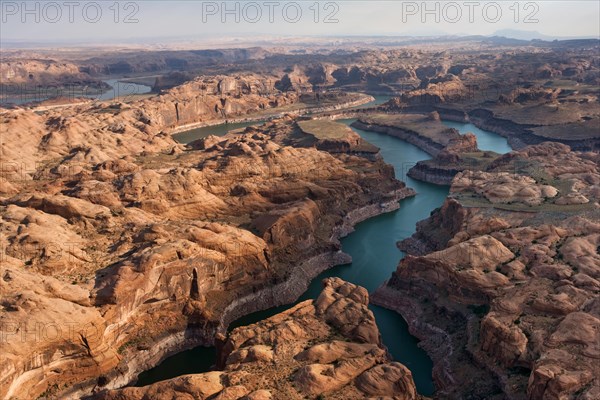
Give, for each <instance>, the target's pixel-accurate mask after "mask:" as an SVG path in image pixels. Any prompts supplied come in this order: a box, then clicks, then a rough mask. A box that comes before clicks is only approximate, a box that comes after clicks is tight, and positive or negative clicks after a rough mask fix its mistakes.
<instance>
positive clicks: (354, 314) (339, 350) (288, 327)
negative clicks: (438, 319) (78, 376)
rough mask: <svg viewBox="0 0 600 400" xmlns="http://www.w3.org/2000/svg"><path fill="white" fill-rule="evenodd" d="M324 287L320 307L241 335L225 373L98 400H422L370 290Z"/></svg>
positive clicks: (315, 303) (337, 284) (227, 352)
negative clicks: (381, 326)
mask: <svg viewBox="0 0 600 400" xmlns="http://www.w3.org/2000/svg"><path fill="white" fill-rule="evenodd" d="M323 285H324V289H323V292H322V293H321V295H320V296H319V297H318V298H317V299H316V300H307V301H305V302H302V303H300V304H298V305H296V306H294V307H292V308H290V309H289V310H287V311H285V312H283V313H281V314H277V315H275V316H273V317H271V318H269V319H266V320H264V321H261V322H259V323H256V324H253V325H249V326H244V327H240V328H236V329H235V330H233V331H232V332H231V333H230V335H229V337H228V338H227V339H226V342H225V344H224V346H223V347H222V350H221V352H220V359H221V363H222V368H221V369H220V370H218V371H213V372H208V373H204V374H194V375H185V376H181V377H178V378H174V379H170V380H167V381H162V382H157V383H155V384H152V385H149V386H145V387H137V388H125V389H120V390H111V391H107V392H102V393H99V394H97V395H96V396H94V399H98V400H117V399H131V400H134V399H140V400H141V399H149V398H153V399H158V398H165V399H166V398H178V399H188V398H189V399H209V398H210V399H213V398H214V399H248V400H250V399H254V400H259V399H305V398H324V397H326V398H328V399H365V398H394V399H406V400H412V399H422V397H421V396H420V395H418V394H417V392H416V389H415V385H414V382H413V379H412V375H411V372H410V371H409V370H408V368H406V367H405V366H404V365H402V364H400V363H397V362H393V361H391V360H390V358H389V356H388V353H387V351H386V350H385V348H384V347H383V345H382V344H381V339H380V334H379V330H378V329H377V325H376V323H375V319H374V317H373V314H372V313H371V311H370V310H369V309H368V308H367V306H368V303H369V297H368V294H367V291H366V290H365V289H364V288H361V287H359V286H356V285H353V284H350V283H347V282H344V281H342V280H341V279H339V278H327V279H325V280H324V281H323Z"/></svg>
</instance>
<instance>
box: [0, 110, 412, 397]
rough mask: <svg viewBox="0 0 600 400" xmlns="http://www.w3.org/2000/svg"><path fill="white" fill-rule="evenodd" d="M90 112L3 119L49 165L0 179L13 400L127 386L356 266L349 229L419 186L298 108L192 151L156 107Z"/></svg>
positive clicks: (29, 152) (7, 361)
mask: <svg viewBox="0 0 600 400" xmlns="http://www.w3.org/2000/svg"><path fill="white" fill-rule="evenodd" d="M69 112H71V111H69ZM82 113H83V115H82V116H80V117H77V118H76V117H75V116H74V115H73V116H58V115H57V116H56V117H54V116H47V115H42V116H40V115H36V114H33V113H31V114H30V113H27V112H23V111H20V112H16V111H15V112H11V113H8V114H6V115H5V116H4V118H7V119H8V121H9V122H8V123H9V124H21V125H19V126H23V125H22V124H25V125H26V126H27V127H28V128H29V130H28V131H22V130H20V129H16V128H15V127H16V126H17V125H13V126H12V128H15V129H12V128H11V132H15V134H14V135H13V136H8V137H7V136H5V135H3V136H2V139H3V141H4V144H5V146H3V149H4V153H3V154H4V156H5V157H7V161H9V160H10V161H11V163H12V164H9V165H14V166H16V167H18V166H19V165H20V162H21V161H28V162H32V163H36V166H37V167H38V168H37V169H36V170H34V171H26V173H24V174H19V172H21V171H20V170H19V169H18V168H14V169H11V170H7V171H4V174H3V180H2V186H1V189H2V193H1V196H0V198H1V204H0V207H1V210H2V220H3V221H2V266H1V267H0V276H1V277H2V279H1V280H0V295H1V297H2V306H1V308H0V320H1V321H2V327H3V335H4V336H3V338H4V339H6V340H5V341H4V343H3V346H2V347H3V351H2V354H0V358H1V361H2V362H1V365H2V378H0V379H1V381H0V388H1V389H0V396H2V397H9V398H10V397H16V398H32V397H33V398H35V397H37V396H39V395H40V394H42V393H45V394H46V395H48V396H50V397H53V396H54V397H69V396H71V397H75V396H79V395H82V394H85V393H89V390H90V389H91V388H92V387H94V386H96V385H100V386H101V387H108V388H113V387H120V386H122V385H124V384H127V383H128V382H129V381H131V380H133V379H135V377H136V375H137V374H138V373H139V372H141V371H142V370H144V369H147V368H150V367H152V366H154V365H156V364H157V363H158V362H159V361H160V360H161V359H163V358H164V357H166V356H167V355H169V354H172V353H173V352H176V351H180V350H183V349H186V348H190V347H194V346H197V345H200V344H205V345H210V344H212V343H213V342H214V338H215V335H216V334H217V333H219V332H224V331H225V329H226V328H227V325H228V324H229V322H231V321H232V320H233V319H236V318H238V317H240V316H242V315H245V314H247V313H250V312H253V311H258V310H260V309H265V308H268V307H272V306H274V305H280V304H284V303H290V302H293V301H294V300H295V299H296V298H297V297H298V296H299V295H300V294H301V293H302V292H303V291H304V290H305V288H306V287H307V285H308V283H309V282H310V280H311V279H312V278H313V277H315V276H317V275H318V274H319V273H320V272H321V271H323V270H324V269H326V268H328V267H330V266H333V265H336V264H340V263H345V262H348V261H349V257H348V256H347V255H345V254H344V253H342V252H341V251H340V244H339V241H338V239H339V236H340V235H341V234H344V233H346V232H348V231H349V230H350V229H351V226H352V225H353V224H355V223H357V222H358V221H360V220H362V219H364V218H367V217H369V216H372V215H376V214H378V213H381V212H385V211H389V210H391V209H394V208H397V207H398V200H399V199H401V198H403V197H405V196H407V195H411V194H412V192H411V191H409V190H408V189H406V188H405V186H404V184H402V183H401V182H398V181H397V180H395V179H394V175H393V169H392V168H390V167H389V166H388V165H386V164H385V163H383V162H382V161H381V159H379V158H377V157H363V156H361V155H357V154H352V153H351V152H349V153H344V152H335V153H333V154H331V153H328V152H326V151H321V150H318V149H316V148H314V147H313V146H303V145H301V144H300V143H297V134H298V132H297V127H296V125H294V123H293V120H292V119H290V118H287V119H282V120H279V121H275V122H272V123H269V124H267V125H264V126H262V127H259V128H248V129H247V130H246V132H243V133H232V134H230V135H228V136H225V137H220V138H217V137H209V138H206V139H204V140H202V143H195V144H194V145H193V146H190V147H188V148H186V147H184V146H182V145H178V144H175V143H174V142H173V141H172V139H171V138H170V137H169V136H168V135H165V134H164V133H156V131H157V130H158V129H156V128H155V127H158V126H160V125H161V124H162V122H160V121H161V120H160V119H159V118H158V117H154V111H152V110H149V109H148V108H146V109H143V108H138V107H137V106H132V107H131V108H128V109H120V108H112V107H110V106H109V107H106V106H105V107H104V108H101V107H100V106H98V107H97V108H93V109H89V110H82ZM113 113H114V114H113ZM123 114H125V115H126V116H128V117H132V119H122V118H123ZM50 115H53V114H50ZM114 115H117V116H119V117H118V118H119V119H118V121H125V124H124V127H123V130H122V131H121V129H120V127H115V129H112V128H110V125H108V126H107V125H106V124H107V123H108V122H109V121H112V122H113V123H114V122H116V120H115V119H113V116H114ZM154 118H157V119H154ZM155 121H157V122H156V123H155ZM92 124H95V125H92ZM93 126H98V127H99V128H94V127H93ZM109 128H110V129H109ZM117 128H119V129H117ZM26 138H29V140H26ZM19 139H22V141H21V142H19ZM335 147H336V148H337V147H339V146H335ZM19 157H21V158H19Z"/></svg>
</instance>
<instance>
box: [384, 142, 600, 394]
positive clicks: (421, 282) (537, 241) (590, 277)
mask: <svg viewBox="0 0 600 400" xmlns="http://www.w3.org/2000/svg"><path fill="white" fill-rule="evenodd" d="M590 158H591V159H590ZM599 184H600V170H599V168H598V163H597V162H596V161H595V158H594V157H590V156H588V155H587V154H582V153H575V152H572V151H571V150H570V149H569V148H568V147H567V146H564V145H559V144H556V143H544V144H541V145H538V146H531V147H527V148H525V149H523V150H522V151H519V152H513V153H509V154H507V155H505V156H503V157H500V158H499V159H497V160H496V161H495V162H494V163H493V164H492V166H491V168H490V169H489V170H488V172H486V173H480V172H463V173H459V174H458V175H457V176H456V178H455V179H454V182H453V185H452V189H451V197H450V198H449V199H448V200H447V202H446V204H445V205H444V206H443V207H442V208H441V209H440V210H438V211H436V212H435V213H433V214H432V216H431V218H430V219H429V220H426V221H423V222H422V223H420V224H419V225H418V231H417V234H416V235H415V236H414V237H413V238H412V239H410V240H408V241H405V242H404V243H402V248H403V249H405V250H406V251H408V252H409V253H411V254H413V255H408V256H406V257H405V258H404V260H402V262H401V263H400V265H399V266H398V269H397V271H396V272H395V273H394V275H393V276H392V278H391V279H390V280H389V282H387V284H386V285H384V286H382V287H381V288H380V289H378V291H377V293H376V294H375V295H374V296H373V301H374V302H375V303H377V304H381V305H384V306H386V307H389V308H392V309H396V310H398V312H400V313H401V314H402V315H403V316H404V317H405V318H406V319H407V320H408V322H409V325H410V327H411V330H412V332H413V333H414V334H416V335H417V336H419V337H420V338H422V339H423V340H424V346H425V348H426V349H427V350H428V351H429V353H430V355H431V356H432V358H433V359H434V361H435V364H436V365H435V368H434V377H435V379H436V381H437V383H438V386H439V387H440V388H441V390H440V392H439V396H441V397H450V398H452V397H454V396H458V394H459V393H460V395H461V396H465V395H467V394H471V395H473V396H483V397H486V398H504V397H508V398H514V399H525V398H528V399H542V398H543V399H564V398H582V399H583V398H585V399H588V398H589V399H592V398H596V397H598V396H599V395H600V392H599V389H598V388H599V387H600V386H599V384H598V351H599V350H600V349H599V347H598V344H599V343H600V330H599V329H598V327H599V323H600V313H599V311H598V302H599V297H598V293H599V292H598V289H599V288H600V286H599V283H598V279H599V278H600V275H599V274H600V258H599V255H598V245H599V244H600V242H599V241H598V240H599V238H600V214H599V209H600V204H599V200H600V196H599V194H600V192H599ZM480 365H482V366H485V368H486V369H487V371H485V370H482V369H481V368H480V367H479V366H480ZM498 390H501V391H502V392H503V394H497V393H498V392H497V391H498Z"/></svg>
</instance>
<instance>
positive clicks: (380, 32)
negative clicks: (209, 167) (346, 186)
mask: <svg viewBox="0 0 600 400" xmlns="http://www.w3.org/2000/svg"><path fill="white" fill-rule="evenodd" d="M0 13H1V21H2V24H1V26H2V27H1V28H0V30H1V32H0V33H1V35H0V43H1V44H2V45H3V46H6V45H9V44H18V43H22V44H27V43H39V44H53V43H56V44H80V45H81V44H87V43H89V44H113V43H138V44H147V43H148V42H151V41H154V43H155V42H156V41H158V42H159V43H160V42H161V41H162V42H167V43H168V42H172V41H174V40H189V41H202V40H215V39H221V40H225V41H226V40H233V39H235V38H239V39H242V40H243V39H244V38H256V37H260V36H263V37H270V36H272V37H281V38H285V37H291V36H294V37H353V36H355V37H361V36H362V37H364V36H371V37H401V36H413V37H414V36H471V35H484V36H491V35H494V34H497V33H498V32H500V33H504V34H502V35H503V36H507V37H513V38H517V39H526V40H529V39H532V38H539V39H545V40H552V39H557V38H558V39H568V38H584V37H585V38H598V37H600V22H599V19H598V18H597V17H598V15H599V13H600V3H599V2H597V1H572V2H568V1H548V0H546V1H538V2H512V1H511V2H506V1H496V2H493V1H481V2H469V1H464V2H462V1H455V2H452V1H438V2H435V1H428V2H421V1H419V2H412V1H381V0H378V1H370V2H367V1H350V0H346V1H336V2H330V1H321V2H315V1H309V2H307V1H296V2H294V1H275V2H269V1H264V2H263V1H256V2H233V1H229V2H211V1H174V2H166V1H136V2H131V1H129V2H128V1H122V2H113V1H111V2H93V1H80V2H61V1H57V2H35V1H28V2H21V1H2V4H1V9H0ZM515 21H517V22H515ZM520 36H521V37H520Z"/></svg>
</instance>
